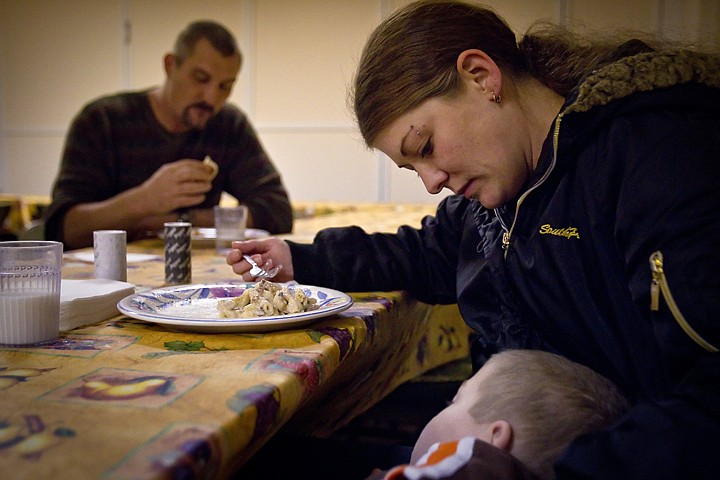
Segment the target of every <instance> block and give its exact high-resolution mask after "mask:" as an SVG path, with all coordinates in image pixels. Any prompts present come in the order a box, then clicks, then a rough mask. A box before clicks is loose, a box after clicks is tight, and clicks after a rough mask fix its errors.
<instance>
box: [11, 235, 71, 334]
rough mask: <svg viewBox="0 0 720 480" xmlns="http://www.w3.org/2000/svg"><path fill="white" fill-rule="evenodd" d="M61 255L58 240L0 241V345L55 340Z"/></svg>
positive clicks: (58, 329)
mask: <svg viewBox="0 0 720 480" xmlns="http://www.w3.org/2000/svg"><path fill="white" fill-rule="evenodd" d="M62 256H63V244H62V243H60V242H45V241H11V242H0V345H4V346H31V345H38V344H41V343H45V342H50V341H53V340H55V339H57V337H58V335H59V333H60V278H61V270H62Z"/></svg>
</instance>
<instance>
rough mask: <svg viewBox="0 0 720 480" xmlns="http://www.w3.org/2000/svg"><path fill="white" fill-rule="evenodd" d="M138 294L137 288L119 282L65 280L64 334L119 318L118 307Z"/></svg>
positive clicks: (62, 310) (61, 295)
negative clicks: (115, 317) (128, 298)
mask: <svg viewBox="0 0 720 480" xmlns="http://www.w3.org/2000/svg"><path fill="white" fill-rule="evenodd" d="M134 293H135V285H133V284H132V283H127V282H118V281H116V280H105V279H100V278H97V279H90V280H69V279H65V278H63V279H62V286H61V289H60V330H61V331H67V330H72V329H73V328H78V327H83V326H85V325H92V324H94V323H98V322H102V321H103V320H107V319H108V318H112V317H114V316H116V315H119V314H120V312H119V311H118V309H117V303H118V302H119V301H120V300H122V299H123V298H125V297H127V296H128V295H132V294H134Z"/></svg>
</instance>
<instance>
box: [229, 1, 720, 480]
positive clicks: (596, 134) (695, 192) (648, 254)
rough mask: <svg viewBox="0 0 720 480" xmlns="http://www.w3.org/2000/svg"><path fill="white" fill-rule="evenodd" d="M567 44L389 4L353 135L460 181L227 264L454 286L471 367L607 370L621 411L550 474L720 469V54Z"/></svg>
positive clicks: (431, 185) (346, 284)
mask: <svg viewBox="0 0 720 480" xmlns="http://www.w3.org/2000/svg"><path fill="white" fill-rule="evenodd" d="M573 42H576V39H575V38H573V37H571V36H566V35H561V34H560V33H558V32H557V30H556V29H555V30H554V29H550V30H547V29H546V30H540V31H537V32H534V33H533V32H530V33H528V34H526V35H525V36H524V37H523V38H522V39H521V40H520V42H519V44H517V43H516V37H515V35H514V34H513V32H512V31H511V30H510V29H509V28H508V26H507V25H506V24H505V22H504V21H503V20H501V19H500V18H498V17H497V16H496V15H495V14H494V13H492V12H491V11H488V10H487V9H485V8H483V7H479V6H473V5H471V4H464V3H457V2H424V1H423V2H417V3H413V4H410V5H408V6H407V7H405V8H403V9H401V10H399V11H397V12H396V13H395V14H393V15H392V16H391V17H389V18H388V19H387V20H386V21H384V22H383V23H382V24H381V25H380V26H379V27H378V28H377V29H376V30H375V31H374V33H373V34H372V35H371V37H370V38H369V40H368V43H367V45H366V47H365V50H364V52H363V56H362V58H361V61H360V65H359V67H358V71H357V75H356V79H355V86H354V102H355V113H356V116H357V120H358V124H359V127H360V131H361V132H362V135H363V137H364V139H365V141H366V142H367V144H368V145H369V146H370V147H372V148H377V149H380V150H381V151H383V152H384V153H386V154H387V155H388V156H389V157H390V158H391V159H392V160H393V162H395V163H396V164H397V165H398V166H399V167H401V168H407V169H411V170H414V171H416V172H417V174H418V176H419V177H420V178H421V180H422V181H423V183H424V184H425V187H426V189H427V190H428V191H429V192H431V193H436V192H439V191H441V190H442V189H443V188H448V189H450V190H452V191H453V192H454V193H455V194H457V195H453V196H450V197H448V198H447V199H445V200H444V201H443V202H442V203H441V204H440V205H439V207H438V210H437V213H436V215H435V216H434V217H428V218H426V219H425V220H424V221H423V225H422V228H421V229H414V228H410V227H402V228H400V229H399V230H398V232H397V233H396V234H394V235H389V234H374V235H367V234H365V233H364V232H363V231H362V230H360V229H359V228H353V227H349V228H341V229H329V230H325V231H322V232H320V233H319V234H318V235H317V237H316V238H315V240H314V242H313V244H312V245H300V244H294V243H290V242H281V241H280V240H278V239H276V238H273V239H266V240H257V241H249V242H241V243H237V244H235V247H236V248H237V249H238V251H234V252H231V253H230V254H228V257H227V261H228V263H229V264H231V265H232V268H233V270H234V271H235V272H236V273H238V274H243V275H244V277H245V278H246V279H247V278H249V276H248V275H247V271H248V270H249V268H250V267H249V265H248V264H247V263H246V262H244V261H243V260H242V258H241V257H240V255H239V253H240V251H242V252H243V253H249V254H251V255H255V256H256V259H257V260H263V261H265V260H268V259H272V260H273V261H274V263H281V264H282V265H283V266H284V269H283V270H282V271H281V275H279V276H278V277H276V280H277V281H287V280H291V279H295V280H297V281H298V282H301V283H307V284H315V285H326V286H331V287H334V288H338V289H342V290H346V291H360V290H365V289H369V290H391V289H405V290H408V291H409V292H411V293H412V294H413V295H414V296H415V297H416V298H418V299H419V300H422V301H425V302H429V303H454V302H457V304H458V306H459V308H460V310H461V313H462V315H463V317H464V319H465V320H466V321H467V323H468V324H469V325H470V326H471V327H473V328H474V329H475V330H477V331H478V332H479V333H480V339H479V340H478V342H477V343H476V344H475V345H474V346H473V360H474V362H475V366H476V368H477V367H479V366H480V365H481V364H482V363H483V362H484V360H485V359H486V358H487V357H488V356H489V355H490V354H491V353H493V352H495V351H498V350H502V349H506V348H526V349H541V350H546V351H550V352H555V353H559V354H561V355H563V356H565V357H567V358H569V359H571V360H574V361H576V362H579V363H581V364H584V365H587V366H589V367H591V368H592V369H594V370H595V371H597V372H598V373H600V374H602V375H605V376H606V377H608V378H610V379H611V380H612V381H613V382H615V383H616V384H617V385H619V386H620V388H621V389H622V390H623V392H624V393H625V394H626V396H628V398H629V399H631V401H632V403H633V408H632V409H631V410H630V411H629V413H628V414H627V415H626V416H624V417H623V419H622V420H621V421H620V422H619V423H618V424H617V425H616V426H615V427H612V428H608V429H605V430H603V431H601V432H598V433H594V434H592V435H587V436H583V437H581V438H579V439H578V440H576V441H575V442H573V443H572V444H571V446H570V447H569V448H568V449H567V450H566V451H565V453H564V455H563V456H562V457H561V459H560V460H559V461H558V462H557V464H556V472H557V476H558V478H600V477H602V478H615V479H618V478H720V477H718V475H720V458H718V456H717V455H716V454H715V452H714V449H713V447H711V445H713V444H714V442H715V440H716V438H717V437H718V436H719V435H720V389H719V388H718V385H720V357H719V356H718V355H717V353H716V352H717V349H718V347H719V346H720V321H719V320H718V312H720V280H719V279H720V275H718V272H720V221H719V220H720V214H719V213H718V212H720V188H718V186H720V161H719V160H718V151H720V67H719V65H720V62H719V61H718V58H717V57H712V56H709V55H702V54H697V53H692V52H688V51H667V50H655V49H653V48H651V47H650V46H649V45H648V44H647V43H644V42H642V41H639V40H635V41H627V42H623V43H620V44H616V45H611V44H603V45H594V44H591V43H573ZM261 257H262V258H261ZM668 285H669V290H668V288H666V287H667V286H668ZM671 296H672V298H673V299H674V301H672V300H669V298H670V297H671ZM669 305H672V307H670V306H669Z"/></svg>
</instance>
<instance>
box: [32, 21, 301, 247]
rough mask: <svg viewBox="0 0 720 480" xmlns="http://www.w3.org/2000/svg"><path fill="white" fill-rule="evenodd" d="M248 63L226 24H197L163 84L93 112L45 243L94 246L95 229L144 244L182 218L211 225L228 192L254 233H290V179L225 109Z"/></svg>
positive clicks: (86, 115) (57, 191) (55, 197)
mask: <svg viewBox="0 0 720 480" xmlns="http://www.w3.org/2000/svg"><path fill="white" fill-rule="evenodd" d="M241 61H242V57H241V54H240V51H239V49H238V47H237V44H236V42H235V40H234V38H233V37H232V35H231V34H230V33H229V32H228V31H227V30H226V29H225V28H224V27H223V26H221V25H219V24H217V23H214V22H208V21H200V22H194V23H191V24H190V25H189V26H188V27H187V28H186V29H185V30H184V31H182V32H181V33H180V35H179V36H178V38H177V41H176V43H175V48H174V51H173V53H169V54H167V55H166V56H165V58H164V68H165V74H166V79H165V82H164V83H163V85H162V86H159V87H156V88H152V89H149V90H143V91H136V92H123V93H119V94H115V95H112V96H106V97H103V98H100V99H98V100H95V101H93V102H91V103H90V104H88V105H86V106H85V108H83V110H82V111H81V112H80V113H79V115H78V116H77V117H76V118H75V120H74V121H73V124H72V126H71V128H70V131H69V134H68V138H67V140H66V144H65V150H64V153H63V158H62V163H61V167H60V173H59V175H58V177H57V179H56V181H55V185H54V187H53V193H52V204H51V206H50V207H49V209H48V213H47V215H46V223H45V236H46V238H47V239H53V240H59V241H62V242H63V243H64V244H65V249H74V248H81V247H86V246H90V245H92V241H93V231H94V230H101V229H122V230H127V232H128V240H135V239H138V238H142V237H143V236H146V235H148V234H155V233H157V232H158V231H160V230H162V228H163V224H164V223H165V222H169V221H176V220H178V219H185V220H190V221H191V222H192V223H193V225H194V226H199V227H204V226H205V227H206V226H212V225H213V212H212V207H213V206H214V205H217V204H218V203H219V201H220V196H221V194H222V192H223V191H225V192H228V193H229V194H231V195H232V196H234V197H235V198H236V199H237V200H238V201H239V202H240V203H241V204H244V205H247V206H248V209H249V217H248V226H249V227H255V228H260V229H265V230H268V231H270V232H271V233H287V232H290V231H291V230H292V209H291V205H290V201H289V198H288V195H287V192H286V190H285V187H284V186H283V184H282V180H281V176H280V174H279V173H278V171H277V170H276V168H275V167H274V165H273V164H272V162H271V161H270V159H269V157H268V156H267V154H266V153H265V151H264V149H263V147H262V145H261V144H260V141H259V140H258V138H257V136H256V134H255V131H254V129H253V127H252V125H251V124H250V122H249V120H248V119H247V117H246V116H245V115H244V114H243V113H242V112H241V111H240V110H239V109H237V108H236V107H234V106H232V105H229V104H227V103H226V101H227V98H228V97H229V96H230V92H231V90H232V87H233V84H234V83H235V80H236V78H237V75H238V72H239V71H240V65H241ZM206 158H208V160H207V161H203V160H204V159H206ZM216 174H217V175H216Z"/></svg>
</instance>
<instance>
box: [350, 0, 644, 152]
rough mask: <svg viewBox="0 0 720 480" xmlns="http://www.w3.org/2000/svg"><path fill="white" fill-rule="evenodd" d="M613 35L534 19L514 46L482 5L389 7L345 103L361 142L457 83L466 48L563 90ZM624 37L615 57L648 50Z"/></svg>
mask: <svg viewBox="0 0 720 480" xmlns="http://www.w3.org/2000/svg"><path fill="white" fill-rule="evenodd" d="M620 43H622V42H621V41H618V39H617V38H615V39H613V40H608V41H604V42H600V43H597V42H594V41H592V42H591V41H589V40H585V39H584V38H583V37H582V36H579V35H575V34H571V33H570V32H569V31H567V30H564V29H562V28H561V27H559V26H557V25H551V24H546V23H545V24H537V25H535V26H534V27H532V28H531V29H530V30H529V31H528V33H527V34H526V35H525V36H524V37H523V38H522V40H521V41H520V43H519V44H518V42H517V39H516V36H515V33H514V32H513V31H512V30H511V29H510V27H509V26H508V24H507V22H506V21H505V20H504V19H503V18H502V17H500V16H499V15H497V14H496V13H495V12H493V11H492V10H491V9H490V8H488V7H486V6H480V5H476V4H471V3H465V2H462V1H453V0H443V1H437V0H420V1H417V2H414V3H411V4H409V5H407V6H405V7H403V8H400V9H398V10H396V11H395V12H393V14H391V15H390V16H389V17H388V18H387V19H386V20H384V21H383V22H382V23H381V24H380V25H379V26H378V27H377V28H376V29H375V30H374V31H373V32H372V34H371V35H370V37H369V38H368V40H367V42H366V44H365V47H364V49H363V52H362V55H361V57H360V62H359V65H358V68H357V70H356V74H355V79H354V85H353V89H352V91H351V92H350V98H349V102H350V103H351V104H352V106H353V109H354V112H355V117H356V120H357V123H358V127H359V128H360V133H361V134H362V136H363V139H364V140H365V143H366V144H367V145H368V146H372V144H373V143H374V141H375V139H376V137H377V135H378V134H379V132H380V131H382V130H383V129H384V128H385V127H387V126H388V125H389V124H390V123H391V122H392V121H393V120H395V119H396V118H397V117H399V116H400V115H402V114H403V113H405V112H407V111H408V110H411V109H413V108H415V107H417V106H419V105H420V103H422V102H423V101H425V100H427V99H428V98H431V97H437V96H442V95H453V94H455V93H457V91H458V88H459V83H458V77H457V71H456V62H457V58H458V56H459V55H460V53H462V52H463V51H465V50H468V49H473V48H475V49H480V50H482V51H484V52H485V53H487V54H488V55H489V56H490V57H491V58H492V59H493V61H495V63H496V64H497V65H498V66H499V67H500V69H501V70H502V71H503V73H504V74H505V75H509V76H510V77H514V78H518V79H519V78H522V77H527V76H532V77H535V78H537V79H538V80H540V81H541V82H543V83H544V84H546V85H547V86H549V87H550V88H552V89H553V90H555V91H556V92H558V93H560V94H561V95H563V96H565V95H567V93H568V92H569V90H570V89H571V88H572V87H573V86H574V85H575V84H576V83H577V82H578V81H579V80H580V79H581V78H582V77H583V76H584V75H586V74H587V73H589V72H590V71H592V70H594V69H596V68H597V67H598V66H599V65H602V64H603V63H606V62H608V61H611V60H613V59H614V58H615V57H616V56H617V53H616V52H615V47H616V46H617V45H619V44H620ZM649 49H650V47H648V45H647V44H646V43H644V42H641V41H636V42H628V43H626V44H625V47H624V48H623V49H621V52H620V55H621V56H622V55H628V54H632V53H640V52H642V51H647V50H649Z"/></svg>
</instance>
